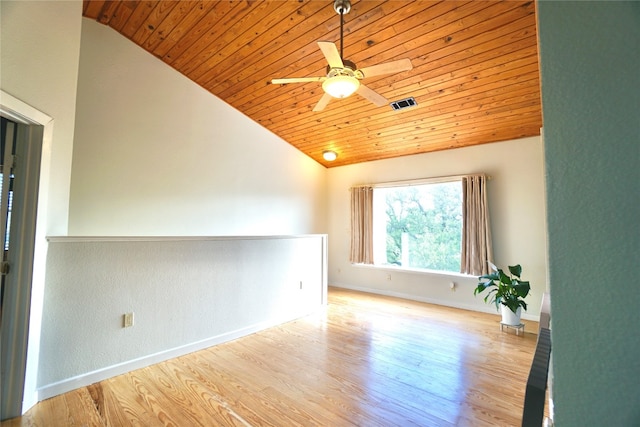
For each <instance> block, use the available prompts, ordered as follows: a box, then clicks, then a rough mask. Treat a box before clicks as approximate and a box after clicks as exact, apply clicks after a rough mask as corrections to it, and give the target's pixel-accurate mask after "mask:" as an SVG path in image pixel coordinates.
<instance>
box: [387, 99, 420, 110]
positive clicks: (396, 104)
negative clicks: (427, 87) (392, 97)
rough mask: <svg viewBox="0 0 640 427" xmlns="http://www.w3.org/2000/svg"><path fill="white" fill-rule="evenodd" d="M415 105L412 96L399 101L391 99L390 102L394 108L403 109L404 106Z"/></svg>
mask: <svg viewBox="0 0 640 427" xmlns="http://www.w3.org/2000/svg"><path fill="white" fill-rule="evenodd" d="M415 105H417V104H416V100H415V99H413V96H412V97H410V98H405V99H401V100H399V101H393V102H392V103H391V107H392V108H393V109H394V110H404V109H405V108H409V107H413V106H415Z"/></svg>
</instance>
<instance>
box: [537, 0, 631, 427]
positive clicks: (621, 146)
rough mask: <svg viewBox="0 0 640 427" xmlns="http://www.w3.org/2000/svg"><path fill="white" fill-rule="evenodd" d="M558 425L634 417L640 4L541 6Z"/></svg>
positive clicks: (617, 422) (621, 422)
mask: <svg viewBox="0 0 640 427" xmlns="http://www.w3.org/2000/svg"><path fill="white" fill-rule="evenodd" d="M538 23H539V37H540V58H541V70H542V104H543V115H544V127H545V129H544V135H545V137H544V142H545V165H546V173H547V176H546V180H547V212H548V239H549V280H550V288H551V306H552V322H553V324H552V341H553V371H554V387H553V396H554V404H555V424H556V426H560V427H565V426H604V425H607V426H637V425H640V405H638V402H640V338H638V333H637V331H636V330H635V326H636V324H637V319H638V307H639V306H640V290H639V287H638V279H637V278H635V276H636V268H637V266H638V261H639V259H640V224H639V219H640V198H639V191H638V186H639V182H640V173H639V170H640V169H639V166H640V2H555V1H554V2H547V1H541V2H540V3H539V4H538Z"/></svg>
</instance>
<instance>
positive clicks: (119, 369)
mask: <svg viewBox="0 0 640 427" xmlns="http://www.w3.org/2000/svg"><path fill="white" fill-rule="evenodd" d="M324 307H325V306H324V305H321V306H320V307H317V308H316V309H314V310H312V311H310V312H309V313H305V314H301V315H297V316H294V317H292V318H286V319H278V320H271V321H266V322H261V323H257V324H254V325H251V326H247V327H245V328H241V329H238V330H235V331H231V332H227V333H224V334H220V335H217V336H215V337H211V338H207V339H204V340H201V341H197V342H194V343H190V344H186V345H183V346H180V347H176V348H172V349H168V350H165V351H161V352H158V353H155V354H150V355H148V356H144V357H140V358H138V359H132V360H127V361H126V362H123V363H120V364H117V365H113V366H108V367H106V368H102V369H98V370H95V371H92V372H88V373H86V374H82V375H78V376H76V377H72V378H68V379H65V380H62V381H58V382H56V383H52V384H47V385H45V386H43V387H40V388H38V390H37V391H36V393H37V396H36V401H37V402H40V401H42V400H45V399H49V398H51V397H54V396H57V395H60V394H63V393H67V392H69V391H72V390H75V389H78V388H81V387H86V386H88V385H91V384H94V383H96V382H99V381H104V380H106V379H108V378H112V377H115V376H118V375H122V374H126V373H127V372H131V371H134V370H136V369H141V368H145V367H147V366H150V365H154V364H156V363H160V362H164V361H165V360H169V359H173V358H176V357H180V356H184V355H185V354H189V353H193V352H194V351H199V350H203V349H205V348H208V347H212V346H214V345H217V344H222V343H225V342H228V341H233V340H235V339H238V338H242V337H244V336H247V335H251V334H253V333H256V332H260V331H262V330H265V329H268V328H271V327H274V326H278V325H281V324H283V323H286V322H290V321H293V320H296V319H299V318H301V317H305V316H308V315H310V314H313V313H315V312H316V311H318V310H320V309H323V308H324ZM32 406H33V405H32Z"/></svg>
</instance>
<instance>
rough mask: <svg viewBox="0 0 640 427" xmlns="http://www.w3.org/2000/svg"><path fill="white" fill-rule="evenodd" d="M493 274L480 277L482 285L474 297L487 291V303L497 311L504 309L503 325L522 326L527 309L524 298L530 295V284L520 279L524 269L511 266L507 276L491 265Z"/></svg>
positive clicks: (480, 284)
mask: <svg viewBox="0 0 640 427" xmlns="http://www.w3.org/2000/svg"><path fill="white" fill-rule="evenodd" d="M489 265H491V269H492V270H493V273H490V274H485V275H483V276H480V277H478V280H480V283H478V286H477V287H476V289H475V290H474V291H473V294H474V295H478V294H479V293H482V292H484V291H487V292H488V293H487V295H485V297H484V301H485V302H486V303H493V304H495V305H496V309H499V308H501V309H502V323H504V324H505V325H514V326H517V325H519V324H520V314H521V312H522V309H523V308H524V309H525V310H526V309H527V303H526V302H524V298H525V297H526V296H527V295H529V290H530V289H531V287H530V286H529V282H526V281H524V280H522V279H520V275H521V274H522V267H521V266H520V264H518V265H510V266H509V273H510V274H506V273H505V272H504V271H502V269H499V268H497V267H496V266H495V265H493V264H491V263H489Z"/></svg>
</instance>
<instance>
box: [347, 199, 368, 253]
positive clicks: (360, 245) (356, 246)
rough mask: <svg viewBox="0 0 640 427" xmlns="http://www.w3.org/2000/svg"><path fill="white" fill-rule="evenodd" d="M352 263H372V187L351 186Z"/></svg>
mask: <svg viewBox="0 0 640 427" xmlns="http://www.w3.org/2000/svg"><path fill="white" fill-rule="evenodd" d="M349 261H351V262H352V263H354V264H373V188H372V187H352V188H351V254H350V256H349Z"/></svg>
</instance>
